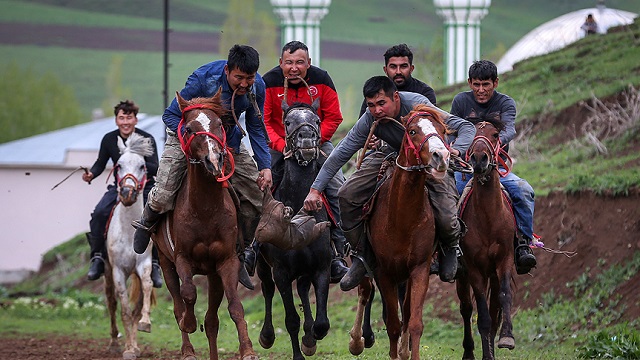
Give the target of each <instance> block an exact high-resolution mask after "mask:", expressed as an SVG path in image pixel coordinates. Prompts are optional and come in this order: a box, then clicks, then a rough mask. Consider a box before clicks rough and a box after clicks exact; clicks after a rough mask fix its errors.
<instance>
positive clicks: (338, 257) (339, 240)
mask: <svg viewBox="0 0 640 360" xmlns="http://www.w3.org/2000/svg"><path fill="white" fill-rule="evenodd" d="M331 241H332V242H333V247H334V248H335V253H334V257H333V259H331V283H332V284H335V283H338V282H340V280H342V278H343V277H344V276H345V275H346V274H347V272H348V271H349V267H348V266H347V262H346V260H345V259H344V253H345V246H346V244H347V239H346V238H345V237H344V234H343V233H342V229H339V228H338V227H336V228H332V229H331Z"/></svg>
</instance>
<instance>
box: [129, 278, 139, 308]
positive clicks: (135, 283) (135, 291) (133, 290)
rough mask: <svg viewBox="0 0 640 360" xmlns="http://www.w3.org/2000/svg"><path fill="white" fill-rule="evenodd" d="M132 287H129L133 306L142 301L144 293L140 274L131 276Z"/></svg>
mask: <svg viewBox="0 0 640 360" xmlns="http://www.w3.org/2000/svg"><path fill="white" fill-rule="evenodd" d="M131 275H132V278H131V287H129V302H130V303H132V304H136V303H137V302H138V300H139V299H140V294H141V293H142V281H141V280H140V277H139V276H138V274H136V273H133V274H131Z"/></svg>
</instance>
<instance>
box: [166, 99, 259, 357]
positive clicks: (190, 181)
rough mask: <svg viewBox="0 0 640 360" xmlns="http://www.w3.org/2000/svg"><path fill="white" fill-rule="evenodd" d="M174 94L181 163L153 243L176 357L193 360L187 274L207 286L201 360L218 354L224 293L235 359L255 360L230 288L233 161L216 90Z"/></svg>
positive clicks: (234, 266)
mask: <svg viewBox="0 0 640 360" xmlns="http://www.w3.org/2000/svg"><path fill="white" fill-rule="evenodd" d="M176 95H177V101H178V104H179V106H180V110H181V111H182V120H181V122H180V125H179V126H178V129H179V131H180V133H179V136H178V137H179V139H180V143H181V145H182V149H183V151H184V153H185V156H186V158H187V161H188V162H189V165H188V169H187V174H186V176H185V178H184V180H183V182H182V186H181V188H180V190H179V192H178V195H177V198H176V205H175V209H174V210H173V211H172V212H170V213H168V214H167V216H166V218H165V219H164V220H162V221H161V222H160V223H159V225H158V231H157V232H156V234H154V236H153V241H154V243H155V244H156V246H158V250H159V253H160V265H161V266H162V272H163V273H164V278H165V281H166V283H167V289H169V292H170V293H171V297H172V298H173V313H174V315H175V317H176V321H177V323H178V327H179V328H180V331H181V332H182V349H181V351H182V359H183V360H187V359H188V360H195V359H196V357H195V351H194V348H193V345H192V344H191V342H190V340H189V334H190V333H193V332H195V331H196V330H197V328H198V322H197V320H196V316H195V314H194V305H195V302H196V296H197V291H196V286H195V284H194V283H193V276H194V275H206V276H207V280H208V285H209V286H208V300H209V304H208V310H207V313H206V315H205V318H204V328H205V331H206V335H207V339H208V340H209V358H210V359H218V345H217V337H218V330H219V319H218V308H219V307H220V303H221V302H222V297H223V295H226V297H227V301H228V303H229V305H228V309H229V314H230V315H231V319H232V320H233V321H234V322H235V324H236V328H237V331H238V338H239V340H240V349H239V350H240V356H241V358H242V359H243V360H247V359H257V356H256V355H255V352H254V350H253V345H252V344H251V340H250V339H249V335H248V332H247V323H246V321H245V320H244V309H243V307H242V303H241V302H240V299H239V297H238V293H237V286H238V270H239V268H240V261H239V260H238V257H237V255H236V243H237V239H238V227H237V215H236V208H235V205H234V201H233V198H232V196H231V194H230V192H229V189H228V188H227V186H228V183H227V179H228V178H229V177H230V176H231V174H232V173H233V158H232V156H231V153H230V152H229V151H228V149H227V147H226V141H225V138H226V136H225V132H224V128H223V127H222V121H221V119H220V116H221V115H222V114H223V113H224V109H223V107H222V104H221V102H220V92H218V93H217V94H216V95H215V96H214V97H213V98H195V99H192V100H190V101H186V100H184V99H183V98H182V97H181V96H180V94H176ZM183 124H184V129H183V127H182V125H183ZM183 132H184V134H183Z"/></svg>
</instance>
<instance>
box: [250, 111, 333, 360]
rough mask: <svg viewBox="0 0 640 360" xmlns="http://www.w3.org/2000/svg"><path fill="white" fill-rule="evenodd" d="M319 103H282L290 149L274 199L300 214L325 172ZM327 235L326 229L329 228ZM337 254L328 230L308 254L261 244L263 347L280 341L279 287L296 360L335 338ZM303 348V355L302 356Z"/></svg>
mask: <svg viewBox="0 0 640 360" xmlns="http://www.w3.org/2000/svg"><path fill="white" fill-rule="evenodd" d="M318 106H319V101H318V100H317V99H316V100H315V101H314V102H313V103H312V105H311V106H310V105H307V104H304V103H294V104H293V105H291V107H289V106H288V105H287V103H286V102H285V101H283V102H282V108H283V113H284V114H285V115H284V116H285V117H284V126H285V132H286V141H287V149H288V150H289V151H290V153H289V156H286V155H285V160H284V174H283V177H282V181H281V183H280V185H279V186H278V188H277V190H276V191H275V194H274V197H275V198H276V199H277V200H279V201H281V202H282V203H283V204H284V205H286V206H289V207H291V209H292V210H293V213H297V212H298V211H299V210H300V209H301V208H302V206H303V203H304V199H305V196H306V194H307V193H308V192H309V188H310V187H311V184H312V183H313V181H314V180H315V178H316V175H317V174H318V172H319V171H320V167H321V164H320V162H319V161H318V155H319V152H320V149H319V147H320V118H319V117H318V114H317V110H318ZM313 215H314V217H315V220H316V222H317V223H321V222H323V221H327V219H328V215H327V211H326V210H325V209H322V210H320V211H317V212H315V213H313ZM325 229H326V228H325ZM332 256H333V249H332V248H331V242H330V235H329V231H328V229H326V231H323V232H322V233H321V234H320V236H319V237H318V238H317V239H316V240H315V241H313V242H312V243H311V244H309V245H308V246H306V247H304V248H302V249H299V250H297V249H294V250H284V249H280V248H278V247H276V246H275V245H272V244H270V243H261V248H260V256H259V258H258V268H257V272H258V276H259V277H260V280H261V281H262V294H263V296H264V301H265V319H264V323H263V325H262V330H261V331H260V345H262V347H264V348H265V349H268V348H270V347H271V346H272V345H273V343H274V341H275V335H276V334H275V332H274V327H273V323H272V302H273V295H274V292H275V286H277V287H278V291H279V292H280V297H281V298H282V302H283V305H284V309H285V325H286V328H287V332H288V333H289V337H290V340H291V346H292V349H293V354H292V359H295V360H303V359H304V356H303V355H302V353H303V352H304V354H305V355H308V356H311V355H313V354H314V353H315V351H316V342H317V340H321V339H323V338H324V337H325V336H326V335H327V333H328V332H329V327H330V325H329V317H328V315H327V299H328V296H329V282H330V277H331V274H330V273H331V259H332ZM294 281H296V284H297V290H298V295H299V296H300V300H301V303H302V311H303V316H304V324H303V330H304V335H303V337H302V342H301V343H302V344H301V343H300V340H299V339H298V333H299V331H300V316H299V315H298V312H297V311H298V310H297V306H296V304H295V302H294V298H293V289H292V283H293V282H294ZM311 285H313V288H314V291H315V299H316V312H315V320H314V318H313V313H312V311H311V303H310V301H309V291H310V289H311ZM301 347H302V350H301Z"/></svg>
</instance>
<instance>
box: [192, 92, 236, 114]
mask: <svg viewBox="0 0 640 360" xmlns="http://www.w3.org/2000/svg"><path fill="white" fill-rule="evenodd" d="M185 101H186V102H187V104H189V105H196V104H202V105H208V106H210V107H211V109H212V110H213V112H214V113H216V115H218V117H220V118H222V117H223V116H224V115H226V114H227V113H228V112H229V110H227V109H225V107H224V106H223V105H222V100H220V92H218V93H216V95H215V96H213V97H209V98H207V97H196V98H193V99H191V100H185Z"/></svg>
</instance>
